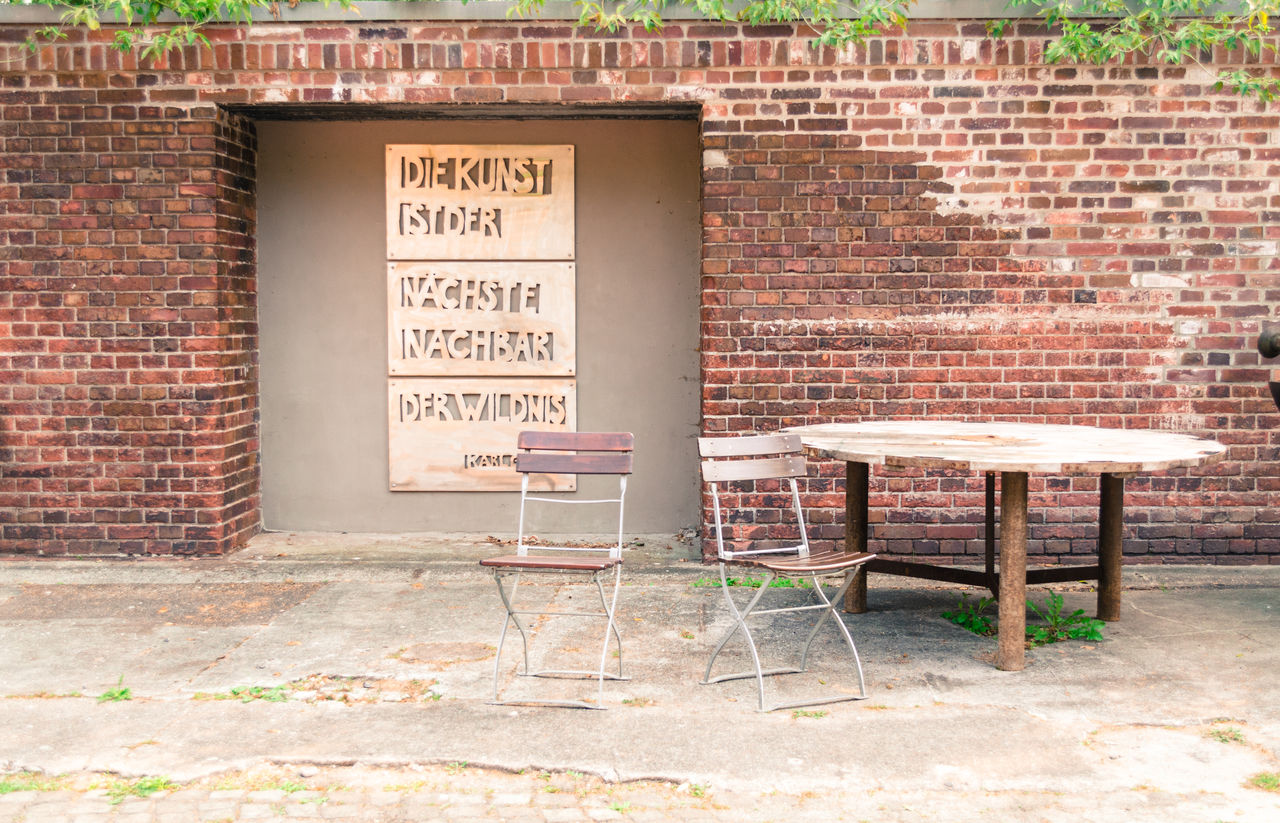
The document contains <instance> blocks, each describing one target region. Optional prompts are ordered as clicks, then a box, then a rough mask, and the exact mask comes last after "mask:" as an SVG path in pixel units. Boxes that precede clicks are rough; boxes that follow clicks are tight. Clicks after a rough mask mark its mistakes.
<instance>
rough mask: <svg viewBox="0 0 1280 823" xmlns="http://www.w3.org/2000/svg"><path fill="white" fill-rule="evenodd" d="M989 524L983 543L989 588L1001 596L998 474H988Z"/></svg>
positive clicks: (987, 524)
mask: <svg viewBox="0 0 1280 823" xmlns="http://www.w3.org/2000/svg"><path fill="white" fill-rule="evenodd" d="M986 481H987V483H986V486H987V488H986V492H987V494H986V497H987V499H986V504H987V523H986V526H987V528H986V531H985V532H983V535H982V542H983V544H984V548H985V549H986V554H987V556H986V561H987V563H986V568H987V588H989V589H991V594H992V595H995V596H997V597H998V596H999V595H1000V576H999V575H998V574H996V473H995V472H987V473H986Z"/></svg>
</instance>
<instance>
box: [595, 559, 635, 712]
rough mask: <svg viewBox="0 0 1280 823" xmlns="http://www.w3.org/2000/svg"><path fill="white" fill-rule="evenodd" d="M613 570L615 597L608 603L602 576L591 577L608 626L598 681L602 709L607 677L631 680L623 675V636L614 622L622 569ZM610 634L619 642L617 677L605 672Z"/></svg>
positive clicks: (616, 567)
mask: <svg viewBox="0 0 1280 823" xmlns="http://www.w3.org/2000/svg"><path fill="white" fill-rule="evenodd" d="M613 569H614V574H613V597H611V598H609V599H608V600H607V601H606V599H605V594H604V586H603V585H602V584H601V582H600V575H598V574H593V575H592V576H591V579H592V580H593V581H594V582H595V584H596V591H598V592H599V593H600V605H601V607H603V608H604V615H605V621H606V625H605V629H604V643H603V644H602V648H601V649H600V673H599V676H598V677H597V680H599V683H600V685H599V687H598V696H597V697H596V702H597V703H599V704H600V705H601V706H602V707H603V704H604V681H605V679H606V677H607V678H608V679H610V680H628V679H629V678H627V677H624V676H623V674H622V635H620V634H618V626H617V623H615V622H614V617H613V616H614V614H615V613H616V610H617V608H618V590H619V589H620V588H621V587H622V567H621V566H614V567H613ZM610 634H612V635H613V637H614V639H615V640H617V641H618V674H617V676H616V677H614V676H611V675H606V674H605V671H604V667H605V664H606V663H607V662H608V660H609V635H610Z"/></svg>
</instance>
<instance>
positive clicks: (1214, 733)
mask: <svg viewBox="0 0 1280 823" xmlns="http://www.w3.org/2000/svg"><path fill="white" fill-rule="evenodd" d="M1205 737H1207V738H1209V739H1210V740H1216V741H1218V742H1219V743H1243V742H1244V733H1243V732H1241V731H1240V730H1239V729H1237V728H1236V727H1235V726H1219V727H1217V728H1215V729H1210V730H1209V731H1207V732H1205Z"/></svg>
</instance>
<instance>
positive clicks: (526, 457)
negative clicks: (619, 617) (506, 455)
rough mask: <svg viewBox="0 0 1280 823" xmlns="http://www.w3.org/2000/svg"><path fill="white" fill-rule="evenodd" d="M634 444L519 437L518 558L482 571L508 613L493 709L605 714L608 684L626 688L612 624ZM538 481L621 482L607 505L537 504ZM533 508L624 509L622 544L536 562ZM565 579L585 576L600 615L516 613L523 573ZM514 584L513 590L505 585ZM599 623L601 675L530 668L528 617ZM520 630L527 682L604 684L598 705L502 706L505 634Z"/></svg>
mask: <svg viewBox="0 0 1280 823" xmlns="http://www.w3.org/2000/svg"><path fill="white" fill-rule="evenodd" d="M634 439H635V438H633V437H632V435H630V434H627V433H622V432H604V433H589V432H535V431H528V432H521V433H520V437H519V440H518V444H517V445H518V448H519V449H520V453H519V454H517V455H516V471H517V472H519V473H520V519H519V526H518V528H517V537H516V553H515V554H513V555H506V556H504V557H491V558H488V559H486V560H481V561H480V565H481V566H485V567H487V568H488V569H489V570H490V571H491V572H492V573H493V579H494V581H495V582H496V583H497V584H498V594H499V595H500V596H501V597H502V603H503V605H504V606H505V607H506V609H507V616H506V618H504V619H503V622H502V633H501V634H500V635H499V636H498V653H497V655H496V658H495V660H494V663H493V702H494V703H500V704H501V703H507V702H510V703H520V704H534V705H548V706H573V707H577V708H583V709H603V708H604V706H603V705H601V703H600V701H602V700H603V699H604V681H605V680H628V679H630V678H627V677H624V676H623V674H622V637H621V636H620V635H619V634H618V627H617V624H616V622H615V621H614V610H615V608H616V606H617V602H618V588H619V585H620V583H621V580H622V512H623V498H624V497H625V496H626V493H627V476H628V475H629V474H631V458H632V451H633V443H634ZM535 474H574V475H616V476H617V477H618V496H617V497H608V498H603V499H592V500H583V499H578V498H555V497H531V496H530V495H529V477H530V475H535ZM529 503H551V504H609V503H616V504H617V507H618V539H617V541H616V542H615V543H614V544H613V545H611V546H609V547H608V548H607V549H602V548H596V547H578V546H543V545H538V546H536V547H534V548H535V549H536V551H537V552H538V553H537V554H531V553H530V551H529V549H530V547H529V545H528V544H527V543H526V542H525V512H526V507H527V506H528V504H529ZM526 572H528V573H536V574H550V573H555V574H560V575H576V576H585V577H586V578H588V581H589V582H590V583H593V584H595V587H596V591H597V592H598V593H599V595H600V605H601V610H600V611H552V610H548V609H520V608H517V607H516V592H517V589H518V588H519V586H520V578H521V575H523V574H524V573H526ZM609 572H612V573H613V574H612V577H613V593H612V594H611V595H606V593H605V587H604V583H603V581H602V578H604V577H606V576H607V574H608V573H609ZM508 580H511V585H510V587H509V588H508V586H507V581H508ZM531 614H536V615H545V616H553V617H554V616H572V617H598V618H603V619H604V623H605V629H604V638H603V642H602V643H601V648H600V666H599V668H598V669H595V670H578V669H539V670H537V671H534V670H533V669H531V668H530V666H529V640H530V628H529V626H528V625H526V622H525V621H523V620H521V616H522V615H531ZM513 624H514V625H515V627H516V629H517V630H518V631H519V632H520V639H521V641H522V642H523V646H524V666H523V670H521V671H518V672H517V673H518V674H521V675H524V676H527V677H572V676H575V675H582V676H590V677H594V678H596V679H597V680H598V681H599V689H598V694H597V698H596V704H595V705H593V704H591V703H588V702H586V701H585V700H518V701H503V700H501V699H500V697H499V686H498V678H499V674H500V672H501V663H502V646H503V644H504V643H505V641H506V639H507V629H508V628H509V627H510V626H511V625H513ZM610 636H612V637H613V638H614V639H615V640H616V641H617V643H618V673H617V674H616V675H615V674H612V673H610V672H606V671H605V663H606V662H607V661H608V657H609V638H610Z"/></svg>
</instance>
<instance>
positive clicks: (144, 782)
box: [106, 777, 178, 806]
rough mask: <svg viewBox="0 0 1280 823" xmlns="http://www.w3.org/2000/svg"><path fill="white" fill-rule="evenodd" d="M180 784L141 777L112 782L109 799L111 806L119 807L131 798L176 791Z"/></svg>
mask: <svg viewBox="0 0 1280 823" xmlns="http://www.w3.org/2000/svg"><path fill="white" fill-rule="evenodd" d="M177 787H178V784H176V783H174V782H173V781H172V780H170V779H169V778H167V777H139V778H138V779H136V780H112V781H111V782H110V783H108V784H107V786H106V790H107V797H109V798H111V805H113V806H114V805H118V804H120V803H123V802H124V801H125V800H128V799H129V798H130V797H150V796H151V795H153V794H155V793H156V792H163V791H168V790H169V789H176V788H177Z"/></svg>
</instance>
